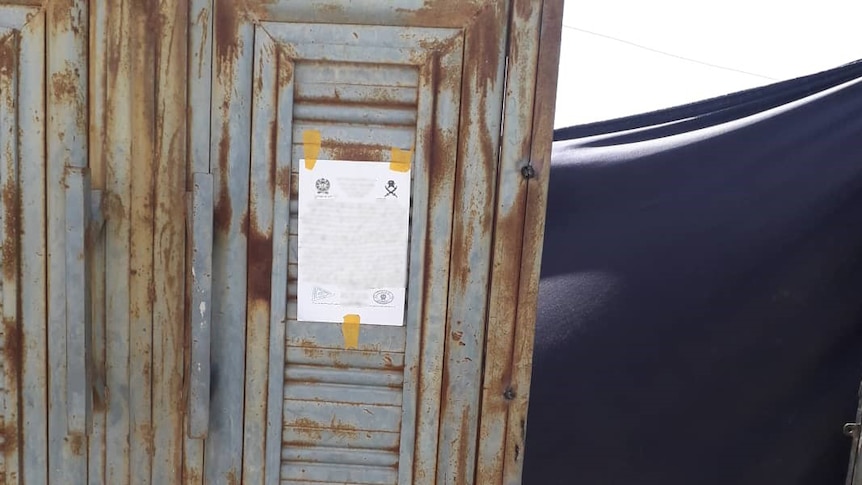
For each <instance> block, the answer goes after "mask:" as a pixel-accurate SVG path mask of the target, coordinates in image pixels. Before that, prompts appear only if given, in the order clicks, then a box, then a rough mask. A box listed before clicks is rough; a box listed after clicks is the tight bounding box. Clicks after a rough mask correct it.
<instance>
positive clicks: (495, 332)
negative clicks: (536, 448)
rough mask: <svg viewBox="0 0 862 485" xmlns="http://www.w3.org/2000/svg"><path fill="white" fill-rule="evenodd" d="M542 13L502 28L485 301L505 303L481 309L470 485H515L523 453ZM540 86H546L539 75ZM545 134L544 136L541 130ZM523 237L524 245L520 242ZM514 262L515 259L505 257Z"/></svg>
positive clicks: (530, 12) (529, 12) (522, 7)
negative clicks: (505, 40)
mask: <svg viewBox="0 0 862 485" xmlns="http://www.w3.org/2000/svg"><path fill="white" fill-rule="evenodd" d="M543 13H544V14H552V13H553V6H552V5H550V2H545V4H544V6H543V5H541V4H539V5H537V4H536V2H532V1H526V0H520V1H519V0H516V1H515V2H514V6H513V10H512V15H511V19H510V25H509V36H510V39H511V41H510V51H509V53H508V63H507V76H506V101H505V103H504V113H503V120H504V127H503V136H502V147H501V153H500V168H499V170H500V182H499V184H498V189H497V190H498V194H497V206H496V215H495V221H494V234H495V238H494V247H493V254H492V258H493V265H492V270H491V288H490V301H491V302H503V301H505V302H512V303H511V304H508V305H491V306H490V308H489V314H488V331H487V336H486V343H485V353H486V355H487V356H490V357H489V358H487V359H486V361H485V367H484V372H483V389H482V408H481V422H480V428H479V449H478V456H477V470H476V482H477V483H489V484H490V483H517V481H518V480H519V479H520V467H521V465H520V464H521V461H522V456H523V454H522V452H523V447H524V443H523V440H524V438H523V429H524V425H523V424H522V423H523V420H525V419H526V415H517V413H516V415H515V416H514V420H513V421H511V422H510V421H509V419H510V411H511V410H510V408H511V407H513V406H514V405H515V402H516V401H517V402H519V403H521V404H522V405H523V404H526V394H527V393H528V390H529V362H530V361H531V358H532V332H533V330H532V327H533V325H534V323H533V322H534V317H533V316H532V314H531V311H532V310H531V309H530V306H531V305H533V306H534V305H535V301H534V300H533V301H530V295H529V294H526V293H525V292H529V291H530V287H529V286H522V285H521V279H522V278H526V279H527V280H528V281H529V282H530V284H533V283H538V280H537V279H536V277H535V276H531V273H532V272H533V271H538V263H537V261H534V259H533V258H534V254H535V253H536V251H538V252H541V241H542V239H541V226H540V228H539V233H538V235H539V239H538V241H536V240H534V236H535V235H536V234H535V233H534V232H533V231H534V229H533V228H532V226H533V225H534V224H537V223H539V224H541V221H542V220H543V218H541V217H537V214H535V213H532V214H531V216H532V217H531V219H529V220H528V219H527V212H528V211H534V210H535V209H533V208H532V207H530V205H531V204H535V202H536V200H535V199H534V200H533V201H532V202H529V201H528V197H527V192H528V191H529V190H534V191H541V190H542V189H541V184H542V183H544V182H546V181H547V177H546V174H544V173H543V174H541V176H542V178H540V179H537V178H536V176H537V172H536V170H535V167H534V166H533V165H532V158H533V152H532V149H533V144H532V141H533V140H532V137H533V126H534V124H535V123H541V124H544V123H545V120H544V119H543V118H546V116H545V115H544V113H545V112H544V111H534V99H535V96H537V95H538V97H539V101H540V104H541V105H542V108H543V109H546V108H547V106H548V105H547V104H545V103H544V99H542V96H543V95H542V92H541V91H540V90H539V88H540V87H541V88H542V89H547V87H546V86H545V85H542V86H538V85H537V83H538V82H540V81H539V76H538V74H539V73H542V72H544V71H540V70H539V64H538V62H537V59H538V53H539V44H540V36H541V35H542V31H541V29H542V27H545V28H547V23H546V22H543V17H542V16H543ZM550 19H551V20H550V21H551V22H553V21H555V18H554V17H550ZM545 20H546V21H547V20H548V19H547V18H546V19H545ZM551 43H552V44H553V42H551ZM542 67H547V66H542ZM542 78H546V79H554V78H553V76H547V75H544V74H543V76H542ZM545 82H547V81H545ZM553 82H555V79H554V81H553ZM551 106H553V104H551ZM534 114H535V117H536V118H535V119H534ZM545 128H546V129H549V127H547V126H546V125H545ZM542 137H543V135H541V132H538V134H537V140H538V143H537V145H542V146H544V145H545V144H543V143H542V142H543V140H542ZM539 153H541V152H539ZM540 166H541V165H540ZM525 167H531V168H532V169H533V170H532V171H530V172H529V173H531V174H532V177H531V178H526V177H523V176H519V174H521V175H522V169H524V168H525ZM535 196H536V195H535V194H534V197H535ZM542 207H544V206H542ZM528 233H529V237H530V238H531V240H527V239H526V238H527V236H528ZM525 245H526V247H525ZM515 254H517V255H521V257H520V258H514V257H511V255H515ZM522 268H523V272H522ZM522 305H523V308H522ZM525 349H526V350H527V352H526V353H525V352H524V350H525ZM524 359H526V362H524ZM525 363H526V369H527V371H528V373H527V375H526V376H525V375H524V373H523V371H524V367H523V366H524V364H525ZM516 367H517V368H516ZM512 468H514V469H516V470H517V472H516V473H515V474H513V473H511V472H510V473H508V476H507V477H506V478H505V479H504V471H505V470H507V469H512Z"/></svg>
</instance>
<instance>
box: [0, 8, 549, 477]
mask: <svg viewBox="0 0 862 485" xmlns="http://www.w3.org/2000/svg"><path fill="white" fill-rule="evenodd" d="M561 17H562V1H561V0H496V1H495V0H471V1H460V0H458V1H456V0H396V1H391V2H356V1H354V0H268V1H254V0H251V1H243V2H233V1H228V0H188V1H186V0H143V1H134V2H132V1H127V0H90V1H85V0H44V1H39V0H0V187H2V195H3V197H2V205H0V222H2V223H0V229H2V241H3V250H2V259H0V264H2V266H0V268H2V287H0V314H2V317H3V325H2V328H0V343H2V348H3V349H4V350H3V353H2V356H0V397H2V400H0V413H2V414H0V433H2V441H0V483H91V484H101V483H106V484H123V483H158V484H162V483H190V484H191V483H195V484H200V483H239V482H242V483H282V484H308V483H318V484H326V483H330V484H335V483H363V484H387V483H390V484H401V485H406V484H413V483H415V484H431V483H439V484H450V483H453V484H454V483H458V484H462V483H463V484H467V483H477V484H493V483H500V484H502V483H506V484H514V483H519V481H520V473H521V458H522V456H523V441H524V432H525V419H526V412H527V402H528V390H529V378H530V360H531V352H532V335H533V322H534V311H535V303H536V289H537V286H538V274H539V271H538V270H539V261H540V257H541V244H542V230H543V225H544V206H545V194H546V190H547V175H548V173H547V172H548V170H547V169H548V158H549V156H550V143H551V129H552V124H553V105H554V91H555V84H556V73H557V62H558V49H559V37H560V24H561ZM329 160H339V161H353V162H376V163H378V164H384V165H385V166H387V167H391V168H392V169H393V170H397V171H399V172H400V171H403V170H404V169H405V167H406V168H407V169H409V175H410V178H409V185H410V205H409V207H410V210H409V233H408V234H409V246H408V248H409V250H408V252H407V256H406V257H407V259H408V262H407V275H406V277H405V279H406V295H405V303H406V311H405V312H404V318H403V322H402V325H367V324H366V323H367V322H360V321H358V319H357V320H356V321H354V320H352V319H348V318H346V317H345V319H344V321H343V322H323V321H300V320H298V319H297V316H298V314H297V291H298V283H297V276H298V274H299V272H300V271H301V270H300V269H299V267H300V265H302V261H300V260H299V253H300V251H299V248H298V246H299V243H298V235H299V227H298V211H299V196H300V193H299V187H300V184H299V181H298V179H299V174H300V173H301V171H302V170H306V169H310V168H309V167H313V166H314V164H315V163H321V164H322V163H324V161H329ZM393 190H394V189H393ZM402 193H404V192H402ZM304 271H308V268H305V269H304Z"/></svg>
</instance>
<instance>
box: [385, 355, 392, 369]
mask: <svg viewBox="0 0 862 485" xmlns="http://www.w3.org/2000/svg"><path fill="white" fill-rule="evenodd" d="M383 366H384V367H394V366H393V365H392V357H391V356H389V354H384V355H383Z"/></svg>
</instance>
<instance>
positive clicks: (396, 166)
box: [389, 147, 413, 172]
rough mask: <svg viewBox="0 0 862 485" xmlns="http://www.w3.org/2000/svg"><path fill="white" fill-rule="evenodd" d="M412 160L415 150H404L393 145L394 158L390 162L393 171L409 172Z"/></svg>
mask: <svg viewBox="0 0 862 485" xmlns="http://www.w3.org/2000/svg"><path fill="white" fill-rule="evenodd" d="M412 161H413V150H402V149H400V148H395V147H392V159H391V160H390V162H389V170H392V171H393V172H409V171H410V163H411V162H412Z"/></svg>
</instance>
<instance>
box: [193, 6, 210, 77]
mask: <svg viewBox="0 0 862 485" xmlns="http://www.w3.org/2000/svg"><path fill="white" fill-rule="evenodd" d="M195 21H196V22H197V23H198V24H199V25H200V26H201V32H203V34H202V35H201V39H200V47H199V48H198V75H197V77H198V78H201V77H203V64H204V59H205V57H206V56H204V51H205V50H206V49H205V48H206V45H207V38H208V37H209V25H210V14H209V9H207V8H203V9H201V11H200V13H199V14H198V17H197V19H195Z"/></svg>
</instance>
